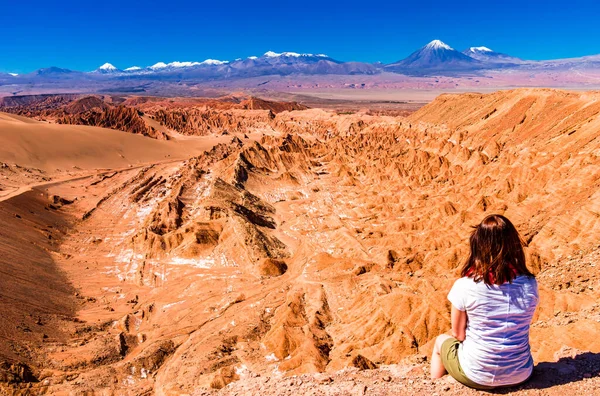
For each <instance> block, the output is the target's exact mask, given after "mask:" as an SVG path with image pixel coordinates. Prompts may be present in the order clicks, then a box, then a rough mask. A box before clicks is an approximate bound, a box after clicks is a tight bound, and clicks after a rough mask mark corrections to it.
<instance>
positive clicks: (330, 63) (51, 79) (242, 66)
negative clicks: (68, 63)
mask: <svg viewBox="0 0 600 396" xmlns="http://www.w3.org/2000/svg"><path fill="white" fill-rule="evenodd" d="M0 66H2V65H0ZM492 70H494V71H498V72H503V71H508V72H512V71H519V70H520V71H532V72H537V71H541V72H553V73H554V72H557V73H563V72H565V73H569V72H571V71H588V70H592V71H596V70H598V71H600V55H592V56H584V57H580V58H571V59H557V60H547V61H527V60H522V59H519V58H516V57H513V56H510V55H507V54H503V53H499V52H496V51H493V50H492V49H490V48H488V47H483V46H480V47H470V48H468V49H467V50H465V51H463V52H459V51H457V50H455V49H453V48H452V47H450V46H449V45H447V44H445V43H443V42H442V41H440V40H433V41H432V42H430V43H428V44H427V45H425V46H424V47H422V48H420V49H419V50H417V51H415V52H413V53H412V54H410V55H409V56H408V57H407V58H405V59H402V60H400V61H397V62H394V63H391V64H388V65H385V64H382V63H379V62H378V63H364V62H344V61H340V60H337V59H334V58H332V57H330V56H328V55H325V54H318V53H317V54H313V53H298V52H274V51H268V52H265V53H264V54H263V55H260V56H249V57H247V58H245V59H241V58H238V59H235V60H231V61H227V60H217V59H206V60H204V61H185V62H184V61H173V62H156V63H154V64H153V65H150V66H131V67H127V68H125V69H122V70H121V69H119V68H117V67H115V66H114V65H112V64H110V63H105V64H103V65H102V66H100V67H99V68H97V69H96V70H94V71H90V72H81V71H74V70H69V69H64V68H60V67H48V68H43V69H39V70H36V71H34V72H31V73H28V74H21V75H17V76H13V75H10V74H7V73H0V84H3V85H9V84H14V85H15V87H17V88H16V89H15V90H14V92H20V91H19V89H18V86H19V85H25V84H33V85H36V86H38V85H44V84H47V85H46V88H47V89H58V88H57V87H60V89H63V90H66V91H70V90H72V89H74V90H88V91H90V92H92V91H94V92H95V90H100V92H101V91H102V90H106V91H107V92H108V91H112V92H148V89H149V87H150V86H151V85H153V84H155V83H158V84H161V83H163V82H164V83H165V84H167V85H169V84H175V85H181V86H184V85H185V83H188V82H189V83H192V84H194V83H201V82H208V81H215V82H217V81H236V80H241V79H251V78H261V79H262V78H263V77H268V76H286V77H287V79H288V80H290V81H292V80H293V79H294V78H295V77H294V76H328V75H338V76H350V75H375V74H380V73H384V74H385V73H398V74H404V75H407V76H480V75H481V74H482V73H486V72H487V71H492ZM582 78H585V76H584V77H582ZM266 80H273V79H270V78H265V81H266ZM338 80H339V79H338ZM321 81H327V78H326V77H324V78H323V79H321ZM246 83H247V84H250V85H252V84H261V83H263V81H262V80H260V81H257V82H255V81H251V80H249V81H247V82H246ZM281 83H282V84H285V83H283V82H281ZM10 89H12V88H10ZM7 90H8V88H7Z"/></svg>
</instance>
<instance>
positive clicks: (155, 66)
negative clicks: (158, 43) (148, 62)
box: [148, 62, 167, 70]
mask: <svg viewBox="0 0 600 396" xmlns="http://www.w3.org/2000/svg"><path fill="white" fill-rule="evenodd" d="M165 67H167V64H166V63H165V62H157V63H155V64H153V65H152V66H149V67H148V69H152V70H160V69H164V68H165Z"/></svg>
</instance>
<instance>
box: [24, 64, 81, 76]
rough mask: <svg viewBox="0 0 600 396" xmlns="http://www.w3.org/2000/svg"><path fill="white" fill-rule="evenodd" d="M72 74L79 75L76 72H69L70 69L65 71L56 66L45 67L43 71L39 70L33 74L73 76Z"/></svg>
mask: <svg viewBox="0 0 600 396" xmlns="http://www.w3.org/2000/svg"><path fill="white" fill-rule="evenodd" d="M71 73H78V72H75V71H73V70H69V69H63V68H61V67H56V66H51V67H45V68H43V69H39V70H36V71H34V72H33V74H36V75H38V76H52V75H65V74H71Z"/></svg>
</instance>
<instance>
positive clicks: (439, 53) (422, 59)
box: [386, 40, 483, 74]
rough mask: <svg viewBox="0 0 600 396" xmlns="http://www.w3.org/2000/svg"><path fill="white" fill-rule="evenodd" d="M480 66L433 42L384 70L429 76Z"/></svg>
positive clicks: (465, 56)
mask: <svg viewBox="0 0 600 396" xmlns="http://www.w3.org/2000/svg"><path fill="white" fill-rule="evenodd" d="M482 66H483V65H482V63H481V62H480V61H478V60H476V59H473V58H471V57H469V56H467V55H465V54H463V53H460V52H459V51H456V50H455V49H454V48H452V47H450V46H449V45H448V44H446V43H444V42H442V41H440V40H433V41H431V42H430V43H428V44H427V45H425V46H424V47H422V48H420V49H419V50H417V51H415V52H413V53H412V54H410V55H409V56H408V57H407V58H405V59H403V60H401V61H398V62H395V63H392V64H390V65H387V66H386V68H387V69H388V70H391V71H397V72H401V73H406V74H431V73H436V72H439V71H444V72H463V71H472V70H477V69H480V68H482Z"/></svg>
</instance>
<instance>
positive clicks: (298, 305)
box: [0, 88, 600, 395]
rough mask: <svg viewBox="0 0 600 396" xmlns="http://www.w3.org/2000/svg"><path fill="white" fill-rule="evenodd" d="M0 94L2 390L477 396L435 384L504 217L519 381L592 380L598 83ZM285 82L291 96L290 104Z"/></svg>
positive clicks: (575, 387)
mask: <svg viewBox="0 0 600 396" xmlns="http://www.w3.org/2000/svg"><path fill="white" fill-rule="evenodd" d="M284 97H285V98H294V99H298V96H296V94H290V93H288V94H285V95H283V94H279V96H278V95H275V94H271V95H268V96H267V98H258V97H255V96H252V95H251V94H249V93H247V92H241V91H240V93H229V94H226V95H221V96H215V95H211V96H210V97H187V96H186V97H178V96H170V97H161V96H146V95H136V94H132V93H128V94H123V95H121V94H115V93H112V94H100V93H91V94H84V93H69V94H35V95H11V96H6V97H4V98H1V99H0V111H2V112H1V113H0V141H1V144H0V159H1V160H2V164H0V177H1V179H0V200H1V202H0V218H2V223H3V227H2V229H1V230H0V251H1V252H2V254H1V255H0V263H1V265H0V268H1V269H2V277H0V312H1V314H2V317H3V320H2V322H1V323H0V338H1V340H2V342H1V343H0V383H1V385H0V392H5V393H7V394H65V395H67V394H132V395H144V394H148V395H149V394H157V395H175V394H190V395H191V394H193V395H201V394H236V393H237V394H298V393H300V394H332V395H333V394H353V395H354V394H433V393H438V394H469V393H473V394H475V392H476V391H473V390H468V389H467V388H465V387H463V386H462V385H459V384H456V383H452V382H449V381H447V380H445V379H442V380H436V381H431V380H429V379H428V370H429V368H428V367H429V366H428V359H427V356H428V355H429V354H430V353H431V349H432V347H433V339H434V338H435V337H436V336H437V335H438V334H441V333H444V332H446V331H448V330H449V328H450V316H449V312H450V303H449V302H448V301H447V299H446V295H447V293H448V290H449V289H450V287H451V285H452V283H453V281H454V280H455V279H456V278H457V277H458V276H459V267H460V266H461V264H462V262H463V261H464V259H465V257H466V255H467V252H468V236H469V234H470V232H471V230H472V228H471V227H472V226H474V225H476V224H477V223H478V222H479V221H481V219H482V218H483V217H484V216H485V215H487V214H489V213H500V214H506V216H508V217H509V218H510V219H512V220H513V222H514V223H515V225H516V226H517V228H518V229H519V230H520V232H521V233H522V235H523V237H524V239H525V240H526V243H527V248H526V251H527V256H528V264H529V267H530V269H531V270H532V271H533V272H534V273H535V275H536V277H537V279H538V282H539V285H540V297H541V302H540V305H539V307H538V310H537V311H536V315H535V317H534V320H533V323H532V327H531V347H532V353H533V357H534V360H535V362H536V364H537V367H536V375H535V376H534V379H533V380H532V381H530V382H529V383H527V384H526V385H523V386H522V387H520V388H519V389H517V390H516V394H550V395H558V394H565V393H566V394H586V393H587V394H593V393H594V392H597V391H598V389H600V380H599V379H598V374H599V373H600V356H599V354H598V353H599V352H600V341H599V340H598V338H597V337H596V335H597V334H598V333H599V332H600V304H599V303H598V297H599V293H600V261H599V260H598V258H599V257H600V242H599V239H598V236H599V235H600V140H599V139H598V130H600V93H599V92H594V91H587V92H582V91H564V90H556V89H536V88H522V89H512V90H500V91H497V92H492V93H485V94H481V93H464V94H441V95H439V96H438V97H436V98H435V99H434V100H432V101H431V102H430V103H425V102H424V101H418V100H415V101H398V102H393V103H390V102H389V101H386V100H383V99H382V100H369V101H361V100H354V101H344V100H341V99H339V98H338V99H335V100H334V99H331V98H330V99H320V100H321V101H320V102H317V99H315V97H312V99H311V101H308V102H306V101H301V100H300V101H287V100H284V99H285V98H284ZM282 98H283V99H282Z"/></svg>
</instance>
